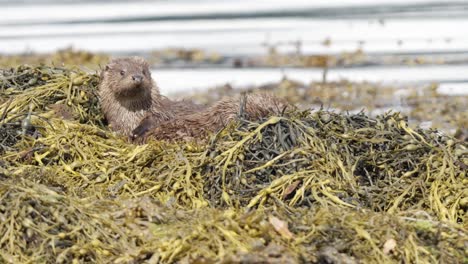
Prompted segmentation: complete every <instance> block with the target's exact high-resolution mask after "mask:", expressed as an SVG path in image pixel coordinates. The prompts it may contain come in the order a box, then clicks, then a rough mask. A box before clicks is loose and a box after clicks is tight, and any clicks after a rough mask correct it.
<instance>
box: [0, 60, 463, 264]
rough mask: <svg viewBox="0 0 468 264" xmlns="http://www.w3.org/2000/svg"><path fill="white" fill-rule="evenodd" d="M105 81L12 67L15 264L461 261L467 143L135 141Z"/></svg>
mask: <svg viewBox="0 0 468 264" xmlns="http://www.w3.org/2000/svg"><path fill="white" fill-rule="evenodd" d="M97 83H98V77H97V76H96V75H95V74H92V73H87V72H83V71H82V70H79V69H76V68H56V67H48V66H41V67H36V68H34V67H29V66H20V67H17V68H15V69H5V70H1V71H0V87H1V90H0V91H1V94H0V95H1V96H0V115H1V116H0V135H1V136H2V141H1V142H0V144H1V145H0V146H1V149H0V219H1V221H0V234H2V236H0V260H1V262H6V263H26V262H34V263H35V262H45V263H70V262H71V263H96V262H97V263H109V262H112V263H173V262H178V263H214V262H222V263H259V262H260V263H361V262H362V263H401V262H404V263H439V262H443V263H463V262H466V261H467V260H468V259H467V255H468V250H467V248H468V231H467V228H468V214H467V209H468V187H467V186H468V179H467V175H466V173H467V171H468V170H467V169H468V167H467V164H468V146H467V144H466V143H465V142H462V141H458V140H456V139H454V138H451V137H449V136H446V135H444V134H442V133H440V132H438V131H436V130H423V129H419V128H412V127H410V126H409V125H408V122H407V118H406V117H404V116H402V115H401V114H399V113H392V112H389V113H385V114H383V115H379V116H377V117H375V118H371V117H368V116H367V115H366V114H365V113H362V112H361V113H357V114H341V113H335V112H332V111H325V110H317V111H306V112H296V113H292V114H290V115H288V116H275V117H271V118H268V119H265V120H260V121H259V122H248V121H245V120H241V121H239V122H238V123H233V124H230V125H229V126H228V127H226V128H225V129H224V130H223V131H221V132H219V133H218V134H216V135H212V136H211V137H210V138H209V140H207V142H206V143H203V144H202V143H196V142H179V143H170V142H160V141H150V142H149V143H148V144H145V145H132V144H129V143H128V142H127V141H126V139H124V138H121V137H119V136H118V135H115V134H113V133H112V132H111V131H109V130H108V129H107V128H106V124H105V122H104V120H103V117H102V115H101V113H100V109H99V104H98V100H97V97H96V87H97Z"/></svg>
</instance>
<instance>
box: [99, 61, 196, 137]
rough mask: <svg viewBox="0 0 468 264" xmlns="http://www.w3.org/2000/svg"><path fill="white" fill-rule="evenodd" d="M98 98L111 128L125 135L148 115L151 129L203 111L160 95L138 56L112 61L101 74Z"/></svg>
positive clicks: (149, 73)
mask: <svg viewBox="0 0 468 264" xmlns="http://www.w3.org/2000/svg"><path fill="white" fill-rule="evenodd" d="M135 76H137V77H138V76H139V77H138V79H137V80H135V79H133V77H135ZM140 77H141V81H140V80H139V78H140ZM99 97H100V100H101V107H102V110H103V112H104V115H105V117H106V119H107V121H108V122H109V124H110V125H111V128H112V129H113V130H115V131H117V132H119V133H122V134H123V135H127V136H129V135H131V133H132V131H133V130H134V129H135V128H136V127H137V126H138V125H139V124H140V123H141V121H142V120H143V118H144V117H146V116H151V127H152V126H157V125H158V124H159V123H161V122H163V121H167V120H170V119H172V118H174V117H175V116H179V115H184V114H191V113H193V112H194V111H199V110H201V109H203V108H204V107H203V106H200V105H196V104H193V103H192V102H188V101H172V100H170V99H168V98H167V97H165V96H163V95H161V94H160V92H159V88H158V86H157V85H156V83H155V82H154V81H153V80H152V79H151V72H150V71H149V65H148V63H147V62H146V61H145V60H144V59H143V58H140V57H128V58H116V59H113V60H111V61H110V62H109V63H108V64H107V65H106V67H105V69H104V70H103V71H102V72H101V82H100V84H99ZM151 127H148V128H151Z"/></svg>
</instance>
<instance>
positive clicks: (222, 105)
mask: <svg viewBox="0 0 468 264" xmlns="http://www.w3.org/2000/svg"><path fill="white" fill-rule="evenodd" d="M287 108H293V107H292V106H291V105H289V104H288V103H287V102H286V101H285V100H283V99H280V98H278V97H275V96H272V95H270V94H266V93H261V94H245V95H244V96H243V97H241V98H239V99H235V98H224V99H222V100H220V101H218V102H217V103H215V104H214V105H213V106H211V107H209V108H206V109H204V110H202V111H199V112H196V113H193V114H188V115H181V116H177V117H175V118H173V119H170V120H167V121H164V122H160V123H159V124H158V125H157V126H151V127H152V128H153V129H151V130H150V131H149V132H148V133H147V134H146V135H144V133H145V132H147V131H148V130H149V129H147V128H146V127H145V126H148V123H151V122H150V121H147V122H148V123H145V122H142V123H141V125H140V126H138V127H137V129H135V131H134V134H133V138H134V139H138V138H140V141H138V142H144V141H146V139H147V138H155V139H158V140H180V139H182V140H187V139H189V140H191V139H196V140H203V139H206V136H208V134H210V133H215V132H217V131H220V130H221V129H223V128H224V127H225V126H226V125H227V124H228V123H229V122H231V121H233V120H237V119H239V118H244V119H246V120H250V121H255V120H259V119H261V118H263V117H267V116H272V115H282V114H283V113H284V111H285V110H286V109H287ZM148 118H150V117H148ZM155 121H156V120H155ZM143 135H144V138H142V139H141V137H142V136H143Z"/></svg>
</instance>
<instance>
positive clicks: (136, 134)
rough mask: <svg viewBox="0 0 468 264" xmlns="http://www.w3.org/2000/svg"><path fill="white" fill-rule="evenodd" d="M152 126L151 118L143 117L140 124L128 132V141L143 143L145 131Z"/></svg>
mask: <svg viewBox="0 0 468 264" xmlns="http://www.w3.org/2000/svg"><path fill="white" fill-rule="evenodd" d="M153 127H154V122H153V121H152V120H151V118H148V117H147V118H144V119H143V120H142V121H141V122H140V124H139V125H138V126H137V127H136V128H135V129H133V131H132V132H131V133H130V136H129V138H130V141H131V142H134V143H143V142H144V136H145V134H146V132H148V131H149V130H150V129H152V128H153Z"/></svg>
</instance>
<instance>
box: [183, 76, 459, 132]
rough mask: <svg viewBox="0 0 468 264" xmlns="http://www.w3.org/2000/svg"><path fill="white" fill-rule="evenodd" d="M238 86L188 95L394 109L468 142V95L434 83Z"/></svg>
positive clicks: (205, 99)
mask: <svg viewBox="0 0 468 264" xmlns="http://www.w3.org/2000/svg"><path fill="white" fill-rule="evenodd" d="M239 88H240V87H235V88H234V87H232V86H231V85H229V84H226V85H223V86H218V87H213V88H211V89H209V90H207V91H204V92H196V93H195V94H193V95H192V96H191V97H192V98H193V99H194V100H196V101H198V102H200V103H204V104H210V103H213V102H215V101H217V100H219V99H221V98H222V97H223V96H226V95H229V96H238V95H239V94H240V93H243V92H256V91H267V92H270V93H274V94H277V95H278V96H281V97H283V98H286V99H287V100H288V101H289V102H291V103H294V104H296V105H299V106H302V107H303V108H310V107H317V108H320V107H324V108H327V109H336V110H339V111H350V112H359V111H361V110H362V109H366V111H368V114H369V115H371V116H375V115H376V114H381V113H383V112H386V111H388V109H396V110H398V111H401V112H402V113H404V114H405V115H407V116H408V118H409V119H410V120H411V122H413V123H414V124H423V125H425V126H427V124H429V127H432V128H437V129H440V130H442V131H444V132H445V133H446V134H449V135H453V136H455V137H456V138H458V139H460V140H464V141H468V112H467V110H466V105H468V95H466V94H464V95H463V94H462V95H447V94H443V93H441V92H440V91H439V85H438V84H436V83H431V84H426V85H415V84H408V85H406V86H395V85H384V84H377V83H370V82H350V81H347V80H341V81H334V82H315V81H314V82H311V83H302V82H298V81H295V80H291V79H288V78H286V77H285V78H283V80H281V81H279V82H275V83H268V84H264V85H260V86H248V87H242V89H239ZM175 96H176V97H177V96H187V94H186V93H184V94H180V95H177V94H175Z"/></svg>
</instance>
